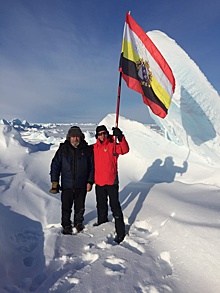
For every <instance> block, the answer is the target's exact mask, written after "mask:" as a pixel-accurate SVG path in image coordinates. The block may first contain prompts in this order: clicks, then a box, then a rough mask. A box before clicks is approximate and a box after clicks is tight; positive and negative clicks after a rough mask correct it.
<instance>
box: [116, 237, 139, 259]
mask: <svg viewBox="0 0 220 293" xmlns="http://www.w3.org/2000/svg"><path fill="white" fill-rule="evenodd" d="M121 245H122V246H123V247H126V248H128V249H129V250H131V251H132V252H134V253H137V254H139V255H141V254H142V253H144V252H145V249H144V247H143V246H142V245H140V244H139V243H137V242H136V241H134V240H133V239H131V238H129V237H125V239H124V241H123V242H122V243H121Z"/></svg>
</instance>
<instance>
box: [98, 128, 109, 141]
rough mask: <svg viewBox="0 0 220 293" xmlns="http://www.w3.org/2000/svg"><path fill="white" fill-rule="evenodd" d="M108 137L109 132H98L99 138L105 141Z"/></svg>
mask: <svg viewBox="0 0 220 293" xmlns="http://www.w3.org/2000/svg"><path fill="white" fill-rule="evenodd" d="M106 138H107V132H106V131H104V130H102V131H100V132H98V139H99V140H100V141H101V142H103V141H104V140H105V139H106Z"/></svg>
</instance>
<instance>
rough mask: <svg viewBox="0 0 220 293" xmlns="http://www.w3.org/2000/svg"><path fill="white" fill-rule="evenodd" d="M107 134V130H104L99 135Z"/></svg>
mask: <svg viewBox="0 0 220 293" xmlns="http://www.w3.org/2000/svg"><path fill="white" fill-rule="evenodd" d="M102 135H106V131H102V132H99V133H98V136H102Z"/></svg>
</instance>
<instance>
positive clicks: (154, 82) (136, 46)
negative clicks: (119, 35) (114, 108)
mask: <svg viewBox="0 0 220 293" xmlns="http://www.w3.org/2000/svg"><path fill="white" fill-rule="evenodd" d="M119 70H120V72H121V74H122V77H123V79H124V80H125V82H126V83H127V86H128V87H129V88H131V89H133V90H135V91H137V92H139V93H140V94H142V97H143V102H144V103H145V104H146V105H148V106H149V107H150V108H151V110H152V112H153V113H154V114H155V115H157V116H159V117H161V118H164V117H165V116H166V115H167V111H168V109H169V107H170V104H171V98H172V95H173V93H174V90H175V79H174V76H173V73H172V70H171V68H170V67H169V65H168V64H167V62H166V60H165V59H164V57H163V56H162V54H161V53H160V51H159V50H158V49H157V47H156V46H155V44H154V43H153V42H152V40H151V39H150V38H149V36H148V35H147V34H146V33H145V32H144V30H143V29H142V28H141V27H140V26H139V25H138V24H137V23H136V22H135V21H134V19H133V18H132V17H131V15H130V14H129V13H127V14H126V21H125V27H124V34H123V41H122V52H121V58H120V66H119Z"/></svg>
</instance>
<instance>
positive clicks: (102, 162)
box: [93, 125, 129, 243]
mask: <svg viewBox="0 0 220 293" xmlns="http://www.w3.org/2000/svg"><path fill="white" fill-rule="evenodd" d="M112 130H113V136H115V137H117V138H118V142H117V143H116V144H115V142H114V139H113V136H111V135H109V132H108V130H107V128H106V126H105V125H100V126H98V127H97V128H96V139H97V141H96V143H95V144H94V146H93V149H94V164H95V165H94V167H95V184H96V186H95V191H96V202H97V214H98V221H97V223H96V224H94V225H95V226H98V225H101V224H103V223H105V222H108V197H109V201H110V207H111V210H112V214H113V217H114V219H115V230H116V237H115V239H114V240H115V241H116V242H117V243H120V242H122V241H123V239H124V237H125V223H124V217H123V213H122V210H121V205H120V202H119V193H118V189H119V186H118V185H119V181H118V170H117V161H118V156H119V155H124V154H126V153H128V151H129V146H128V143H127V141H126V139H125V136H124V135H123V133H122V131H121V130H120V129H119V128H115V127H113V128H112Z"/></svg>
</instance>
